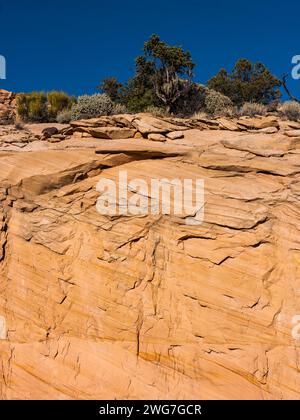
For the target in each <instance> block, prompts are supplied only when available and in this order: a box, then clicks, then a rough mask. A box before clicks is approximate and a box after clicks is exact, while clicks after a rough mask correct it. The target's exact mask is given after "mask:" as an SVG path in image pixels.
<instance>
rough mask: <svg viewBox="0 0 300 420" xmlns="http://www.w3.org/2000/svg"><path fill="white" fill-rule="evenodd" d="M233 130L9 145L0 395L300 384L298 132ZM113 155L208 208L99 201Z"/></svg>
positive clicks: (211, 390)
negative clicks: (298, 324)
mask: <svg viewBox="0 0 300 420" xmlns="http://www.w3.org/2000/svg"><path fill="white" fill-rule="evenodd" d="M129 118H130V117H129ZM130 124H131V123H130ZM178 124H179V121H178ZM223 124H225V123H224V121H223ZM87 125H88V123H87ZM179 127H180V125H179ZM169 128H170V129H171V128H172V131H174V127H173V126H172V127H169ZM143 129H144V130H147V127H145V126H144V128H143ZM157 130H160V128H159V127H158V128H157ZM228 130H233V131H232V132H231V131H208V130H204V131H199V130H187V131H184V138H183V139H178V140H167V142H165V143H159V142H150V141H149V140H143V139H136V140H133V139H128V140H126V139H125V140H114V141H112V142H110V141H109V142H107V141H106V140H101V139H88V138H77V139H76V138H71V139H69V140H65V141H61V142H59V143H50V142H47V141H39V140H38V139H37V138H36V139H35V140H33V141H32V142H29V143H28V145H27V146H26V147H25V148H18V149H15V148H14V147H13V146H12V145H11V146H10V148H9V147H8V145H7V144H6V149H7V150H6V149H5V150H3V148H2V149H1V150H2V151H1V152H0V192H1V195H0V199H1V227H2V230H1V236H0V245H1V248H0V249H1V252H0V260H1V263H0V264H1V276H0V355H1V363H0V397H1V398H2V399H11V398H15V399H19V398H26V399H47V398H55V399H56V398H58V399H64V398H66V399H83V398H88V399H113V398H117V399H127V398H129V399H130V398H139V399H149V398H154V399H155V398H161V399H167V398H172V399H177V398H178V399H185V398H186V399H193V398H196V399H212V398H213V399H215V398H216V399H227V398H236V399H243V398H246V399H288V398H292V399H299V397H300V392H299V390H300V375H299V369H300V365H299V360H300V344H299V343H300V342H299V340H297V339H296V338H295V336H293V334H292V331H293V328H294V327H295V325H294V324H293V319H294V317H295V316H296V315H299V314H300V277H299V275H300V273H299V266H300V239H299V232H300V206H299V197H300V143H299V138H297V137H296V138H291V137H288V136H285V135H283V134H280V133H279V134H272V135H269V134H263V133H260V134H249V133H247V132H246V133H244V132H235V131H234V130H235V127H234V126H231V127H230V128H228ZM158 134H160V131H158ZM16 150H18V152H17V151H16ZM96 152H97V153H96ZM120 170H122V171H124V170H126V171H127V172H128V174H129V176H132V177H134V178H142V179H146V180H150V178H153V177H154V178H155V177H156V178H158V179H161V178H168V179H173V178H180V179H184V178H188V179H191V178H192V179H193V178H201V179H204V181H205V218H204V223H203V224H202V225H201V226H187V225H186V224H185V221H184V219H182V218H180V217H178V216H177V217H175V216H162V215H159V216H151V215H149V216H146V217H145V216H144V217H139V216H135V217H133V216H131V217H126V216H118V217H112V218H109V217H106V216H101V215H100V214H99V213H98V212H97V211H96V201H97V199H98V197H99V193H97V191H96V185H97V183H98V181H99V180H100V179H101V178H102V177H105V178H110V179H112V180H115V179H116V178H117V177H118V173H119V171H120Z"/></svg>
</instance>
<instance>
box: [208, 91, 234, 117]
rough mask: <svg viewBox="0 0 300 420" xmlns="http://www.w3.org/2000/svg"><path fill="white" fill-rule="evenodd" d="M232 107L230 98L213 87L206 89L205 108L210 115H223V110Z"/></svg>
mask: <svg viewBox="0 0 300 420" xmlns="http://www.w3.org/2000/svg"><path fill="white" fill-rule="evenodd" d="M228 108H233V103H232V101H231V99H230V98H228V97H227V96H225V95H223V94H222V93H219V92H217V91H215V90H213V89H206V92H205V110H206V111H207V112H208V113H209V114H211V115H224V112H225V110H227V112H228Z"/></svg>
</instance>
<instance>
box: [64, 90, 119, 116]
mask: <svg viewBox="0 0 300 420" xmlns="http://www.w3.org/2000/svg"><path fill="white" fill-rule="evenodd" d="M113 109H114V103H113V102H112V100H111V99H110V97H109V96H108V95H107V94H106V93H96V94H94V95H83V96H79V98H78V102H77V104H75V105H73V107H72V120H80V119H84V118H94V117H100V116H101V115H111V113H112V112H113Z"/></svg>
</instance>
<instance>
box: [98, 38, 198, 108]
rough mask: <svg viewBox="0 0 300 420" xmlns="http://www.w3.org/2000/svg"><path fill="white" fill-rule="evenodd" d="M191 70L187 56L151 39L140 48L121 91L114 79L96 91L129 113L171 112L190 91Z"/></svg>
mask: <svg viewBox="0 0 300 420" xmlns="http://www.w3.org/2000/svg"><path fill="white" fill-rule="evenodd" d="M194 67H195V64H194V63H193V61H192V58H191V54H190V53H189V52H186V51H184V50H183V49H182V48H181V47H176V46H170V45H168V44H167V43H165V42H163V41H161V39H160V38H159V36H158V35H152V36H151V37H150V39H149V40H148V41H147V42H145V44H144V48H143V54H142V55H141V56H139V57H137V58H136V60H135V75H134V77H133V78H131V79H129V81H128V82H127V83H126V85H125V86H123V87H122V86H121V84H119V82H118V81H117V80H116V79H115V78H112V77H109V78H107V79H105V80H104V81H103V82H102V84H101V85H100V89H101V91H103V92H105V93H107V94H108V95H109V96H110V97H111V99H113V100H114V101H115V102H119V103H121V104H123V105H125V106H126V108H127V109H128V110H129V111H131V112H141V111H144V110H146V109H147V108H149V107H153V106H154V107H164V108H165V110H166V111H168V112H172V111H173V110H174V109H175V108H176V102H177V101H178V100H179V99H180V98H182V97H184V96H185V97H186V95H187V94H188V92H189V91H190V90H191V88H192V77H193V69H194Z"/></svg>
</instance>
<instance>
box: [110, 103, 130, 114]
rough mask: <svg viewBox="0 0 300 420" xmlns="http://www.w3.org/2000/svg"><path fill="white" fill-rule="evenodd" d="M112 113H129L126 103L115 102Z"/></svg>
mask: <svg viewBox="0 0 300 420" xmlns="http://www.w3.org/2000/svg"><path fill="white" fill-rule="evenodd" d="M111 113H112V115H121V114H128V110H127V108H126V106H125V105H122V104H115V105H114V108H113V110H112V112H111Z"/></svg>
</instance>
